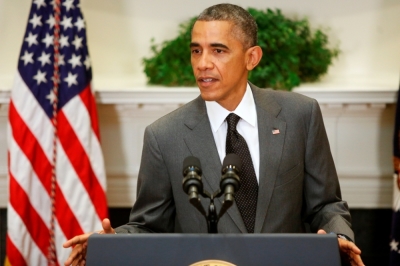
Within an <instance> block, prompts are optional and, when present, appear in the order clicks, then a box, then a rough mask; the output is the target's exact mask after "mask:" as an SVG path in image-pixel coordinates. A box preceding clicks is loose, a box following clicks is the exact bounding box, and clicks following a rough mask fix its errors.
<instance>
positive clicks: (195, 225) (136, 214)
mask: <svg viewBox="0 0 400 266" xmlns="http://www.w3.org/2000/svg"><path fill="white" fill-rule="evenodd" d="M250 85H251V88H252V91H253V95H254V99H255V103H256V108H257V119H258V130H259V143H260V173H259V192H258V203H257V215H256V224H255V233H301V232H305V226H304V223H308V224H309V225H310V229H311V231H312V232H316V231H317V230H318V229H324V230H325V231H327V232H335V233H342V234H345V235H347V236H349V237H350V238H352V239H354V235H353V232H352V230H351V229H350V214H349V211H348V207H347V203H346V202H344V201H342V199H341V193H340V187H339V182H338V177H337V174H336V170H335V166H334V162H333V159H332V155H331V151H330V148H329V143H328V139H327V136H326V132H325V127H324V124H323V120H322V115H321V111H320V108H319V105H318V103H317V101H315V100H314V99H311V98H308V97H305V96H302V95H300V94H297V93H293V92H282V91H273V90H269V89H259V88H257V87H256V86H254V85H252V84H250ZM274 129H279V132H280V133H279V134H272V130H274ZM187 156H195V157H197V158H199V159H200V161H201V165H202V170H203V176H202V177H203V184H204V188H205V189H206V190H207V191H209V192H214V191H216V190H218V189H219V182H220V179H221V162H220V159H219V156H218V152H217V148H216V145H215V142H214V138H213V134H212V131H211V126H210V122H209V119H208V116H207V111H206V106H205V102H204V101H203V100H202V98H201V97H200V96H199V97H198V98H196V99H195V100H193V101H191V102H190V103H188V104H186V105H184V106H183V107H181V108H179V109H177V110H175V111H173V112H171V113H169V114H168V115H166V116H164V117H162V118H160V119H159V120H157V121H156V122H154V123H153V124H151V125H150V126H148V127H147V128H146V130H145V135H144V144H143V152H142V160H141V166H140V171H139V177H138V186H137V200H136V202H135V204H134V206H133V208H132V212H131V215H130V219H129V223H128V224H126V225H123V226H121V227H118V228H117V229H116V231H117V233H134V232H156V233H164V232H165V233H167V232H183V233H207V223H206V221H205V218H204V217H203V216H202V215H201V214H200V213H199V211H198V210H197V209H195V208H194V207H193V206H192V205H191V204H190V203H189V201H188V196H187V195H186V194H185V192H184V191H183V190H182V179H183V176H182V163H183V160H184V159H185V158H186V157H187ZM221 200H222V199H221ZM221 200H216V206H217V210H219V209H220V207H221ZM202 204H203V206H204V208H205V209H206V210H207V209H208V204H209V201H208V200H207V199H203V198H202ZM218 230H219V232H220V233H246V232H247V231H246V227H245V225H244V223H243V220H242V218H241V215H240V212H239V210H238V208H237V206H236V205H235V204H234V205H233V206H232V207H231V208H230V209H229V210H228V212H227V213H226V214H225V215H224V216H223V217H222V218H221V219H220V221H219V224H218Z"/></svg>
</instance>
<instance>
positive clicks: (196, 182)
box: [182, 156, 203, 204]
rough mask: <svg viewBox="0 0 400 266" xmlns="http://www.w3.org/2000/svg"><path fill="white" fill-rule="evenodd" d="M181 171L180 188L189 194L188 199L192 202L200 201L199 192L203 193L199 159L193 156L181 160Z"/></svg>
mask: <svg viewBox="0 0 400 266" xmlns="http://www.w3.org/2000/svg"><path fill="white" fill-rule="evenodd" d="M182 172H183V181H182V188H183V190H184V191H185V193H186V194H188V195H189V201H190V202H191V203H192V204H194V203H196V201H197V202H198V201H200V198H199V194H202V193H203V182H202V180H201V174H202V171H201V165H200V160H199V159H198V158H197V157H194V156H189V157H186V158H185V160H184V161H183V170H182Z"/></svg>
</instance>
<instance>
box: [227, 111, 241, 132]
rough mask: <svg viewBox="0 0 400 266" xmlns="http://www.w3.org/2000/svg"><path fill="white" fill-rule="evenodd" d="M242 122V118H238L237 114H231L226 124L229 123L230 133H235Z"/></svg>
mask: <svg viewBox="0 0 400 266" xmlns="http://www.w3.org/2000/svg"><path fill="white" fill-rule="evenodd" d="M239 120H240V116H238V115H237V114H234V113H230V114H229V115H228V116H227V117H226V122H227V123H228V130H229V131H232V130H233V131H235V130H236V126H237V124H238V123H239Z"/></svg>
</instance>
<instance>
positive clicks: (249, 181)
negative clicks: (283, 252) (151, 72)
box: [226, 113, 258, 233]
mask: <svg viewBox="0 0 400 266" xmlns="http://www.w3.org/2000/svg"><path fill="white" fill-rule="evenodd" d="M239 120H240V116H238V115H236V114H234V113H231V114H229V115H228V116H227V117H226V122H227V123H228V132H227V134H226V154H229V153H235V154H237V155H238V156H239V157H240V159H241V160H242V170H241V172H240V175H239V176H240V189H239V190H238V191H237V192H236V196H235V200H236V205H237V206H238V208H239V211H240V214H241V215H242V218H243V221H244V224H245V225H246V228H247V231H248V232H249V233H254V225H255V221H256V208H257V196H258V183H257V177H256V173H255V171H254V166H253V161H252V160H251V155H250V151H249V147H248V146H247V143H246V140H245V139H244V138H243V136H242V135H240V134H239V132H238V131H237V130H236V125H237V123H238V122H239Z"/></svg>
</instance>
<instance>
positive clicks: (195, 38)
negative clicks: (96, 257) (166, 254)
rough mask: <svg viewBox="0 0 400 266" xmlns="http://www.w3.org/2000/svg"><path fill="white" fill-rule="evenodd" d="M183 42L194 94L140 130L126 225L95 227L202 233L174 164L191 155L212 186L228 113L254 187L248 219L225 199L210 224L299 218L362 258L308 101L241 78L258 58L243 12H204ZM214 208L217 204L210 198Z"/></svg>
mask: <svg viewBox="0 0 400 266" xmlns="http://www.w3.org/2000/svg"><path fill="white" fill-rule="evenodd" d="M190 48H191V64H192V67H193V72H194V76H195V78H196V81H197V85H198V87H199V89H200V93H201V95H200V96H199V97H198V98H196V99H195V100H193V101H192V102H190V103H188V104H186V105H185V106H183V107H181V108H179V109H177V110H175V111H173V112H172V113H170V114H168V115H166V116H164V117H162V118H160V119H159V120H157V121H156V122H154V123H153V124H151V125H150V126H148V127H147V128H146V131H145V135H144V145H143V153H142V160H141V166H140V171H139V178H138V186H137V200H136V202H135V204H134V206H133V208H132V212H131V215H130V218H129V223H128V224H126V225H124V226H121V227H118V228H116V229H113V228H112V227H111V225H110V221H109V220H108V219H105V220H104V221H103V230H102V231H101V232H100V233H141V232H154V233H172V232H181V233H206V232H207V223H206V221H205V219H204V217H203V216H202V215H201V214H200V212H198V211H197V210H196V209H195V208H194V207H193V206H192V205H191V204H190V203H189V201H188V197H187V195H186V194H185V192H184V191H183V190H182V162H183V161H184V159H185V158H186V157H188V156H195V157H198V158H199V159H200V161H201V164H202V165H203V175H202V178H203V183H204V189H205V190H207V191H216V190H218V188H219V182H220V178H221V174H220V173H221V162H222V160H223V158H224V157H225V153H226V139H227V138H226V136H227V131H228V126H227V122H226V120H225V119H226V117H227V116H228V115H229V114H230V113H235V114H236V115H238V116H239V117H240V120H239V122H238V123H237V126H236V129H237V132H238V134H240V135H242V136H243V138H244V139H245V142H247V146H248V150H249V153H250V155H251V156H250V157H251V162H252V166H251V167H252V169H253V168H254V170H252V171H253V173H254V174H255V175H254V178H255V179H256V186H257V185H258V188H257V187H256V189H255V190H257V191H256V192H255V194H256V200H255V205H254V210H255V211H254V214H255V219H254V222H253V224H252V225H251V226H250V227H249V226H247V225H246V224H245V222H244V219H243V218H242V217H243V210H242V209H240V208H238V205H239V204H233V206H232V207H231V208H230V209H229V210H228V211H227V213H226V214H225V215H224V216H223V217H222V218H221V219H220V221H219V224H218V231H219V232H220V233H248V232H249V231H250V232H254V233H302V232H305V225H304V224H305V223H307V224H309V226H310V229H311V231H312V232H317V233H320V234H323V233H326V232H334V233H336V234H338V236H339V238H338V241H339V246H340V250H341V253H342V257H343V258H346V259H348V262H349V263H351V265H363V264H362V261H361V258H360V253H361V251H360V250H359V249H358V248H357V247H356V246H355V244H354V243H353V240H354V234H353V231H352V230H351V228H350V226H351V223H350V214H349V210H348V207H347V203H346V202H344V201H342V199H341V194H340V187H339V182H338V178H337V174H336V170H335V166H334V162H333V159H332V155H331V152H330V148H329V143H328V139H327V136H326V132H325V128H324V124H323V120H322V115H321V111H320V109H319V106H318V103H317V102H316V101H315V100H314V99H310V98H307V97H305V96H301V95H299V94H296V93H289V92H282V91H273V90H266V89H259V88H257V87H256V86H254V85H253V84H251V83H250V82H248V80H247V78H248V73H249V71H251V70H252V69H253V68H255V67H256V66H257V64H258V63H259V61H260V60H261V57H262V50H261V48H260V47H259V46H257V25H256V23H255V21H254V19H253V18H252V17H251V15H250V14H249V13H248V12H247V11H245V10H244V9H242V8H241V7H238V6H235V5H230V4H221V5H216V6H212V7H210V8H208V9H206V10H204V11H203V12H202V13H201V14H200V16H199V17H198V19H197V21H196V23H195V24H194V26H193V30H192V41H191V44H190ZM246 193H247V192H246ZM253 194H254V193H253ZM202 204H203V205H204V207H205V208H206V207H207V206H206V202H204V201H203V202H202ZM245 206H246V205H245ZM216 207H217V209H219V208H220V207H221V201H219V200H216ZM249 228H251V229H249ZM89 235H90V233H89V234H85V235H81V236H77V237H75V238H73V239H71V240H69V241H67V242H66V243H65V244H64V247H71V246H73V245H76V246H75V248H74V249H73V251H72V253H71V255H70V258H69V259H68V260H67V261H66V263H65V264H66V265H70V264H71V263H78V262H82V261H84V254H85V251H86V245H87V238H88V236H89Z"/></svg>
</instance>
